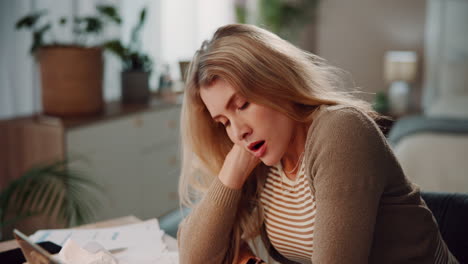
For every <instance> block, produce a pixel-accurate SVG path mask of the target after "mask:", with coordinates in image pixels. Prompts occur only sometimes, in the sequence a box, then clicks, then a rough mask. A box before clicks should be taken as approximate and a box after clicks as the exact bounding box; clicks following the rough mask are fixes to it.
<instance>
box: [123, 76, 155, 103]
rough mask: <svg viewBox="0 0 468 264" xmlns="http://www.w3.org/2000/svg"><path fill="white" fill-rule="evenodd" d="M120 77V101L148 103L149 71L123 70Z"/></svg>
mask: <svg viewBox="0 0 468 264" xmlns="http://www.w3.org/2000/svg"><path fill="white" fill-rule="evenodd" d="M121 79H122V103H139V104H143V103H148V102H149V99H150V90H149V83H148V80H149V72H143V71H124V72H122V74H121Z"/></svg>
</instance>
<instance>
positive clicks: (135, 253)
mask: <svg viewBox="0 0 468 264" xmlns="http://www.w3.org/2000/svg"><path fill="white" fill-rule="evenodd" d="M163 235H164V232H163V231H162V230H161V229H160V228H159V223H158V220H157V219H150V220H147V221H144V222H141V223H136V224H130V225H124V226H118V227H110V228H96V229H49V230H39V231H37V232H36V233H34V234H33V235H31V236H30V239H31V240H32V241H33V242H36V243H39V242H43V241H52V242H54V243H55V244H57V245H60V246H63V245H64V244H65V242H66V241H67V240H68V239H71V240H73V241H74V242H76V243H77V244H78V245H79V246H81V247H84V246H85V245H86V244H87V243H89V242H91V241H94V242H97V243H99V244H100V245H101V246H102V247H104V248H105V249H106V250H108V251H110V252H113V251H118V252H116V253H114V256H115V257H116V258H117V259H118V261H119V264H133V263H141V264H145V263H162V264H166V263H167V264H171V263H178V262H179V261H178V254H177V252H169V251H168V250H167V246H166V244H165V243H164V242H163V239H162V237H163Z"/></svg>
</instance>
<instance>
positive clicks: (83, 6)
mask: <svg viewBox="0 0 468 264" xmlns="http://www.w3.org/2000/svg"><path fill="white" fill-rule="evenodd" d="M0 19H1V23H0V34H1V35H2V37H1V45H0V190H1V191H0V219H1V225H0V226H1V228H2V231H3V232H2V238H3V239H7V238H9V237H10V234H11V228H13V227H18V228H21V229H22V230H24V231H25V232H26V233H31V232H33V231H34V230H36V229H38V228H55V227H65V226H73V225H79V224H84V223H88V222H93V221H97V220H104V219H110V218H115V217H120V216H126V215H135V216H136V217H138V218H141V219H147V218H151V217H161V216H164V215H167V214H168V213H170V212H172V211H173V210H174V209H176V208H177V207H178V198H177V182H178V174H179V170H180V164H179V163H180V154H179V152H180V145H179V138H178V133H179V113H180V107H181V96H182V94H183V90H184V83H183V73H184V72H185V69H186V66H187V64H188V63H189V61H190V59H191V57H192V55H193V54H194V52H195V51H196V50H197V49H198V48H199V47H200V45H201V43H202V41H203V40H206V39H209V38H210V37H211V36H212V34H213V33H214V31H215V30H216V29H217V28H218V27H219V26H222V25H225V24H229V23H250V24H255V25H258V26H261V27H264V28H267V29H269V30H271V31H273V32H275V33H277V34H278V35H280V36H281V37H283V38H285V39H287V40H289V41H290V42H292V43H294V44H295V45H297V46H299V47H300V48H302V49H304V50H307V51H309V52H312V53H314V54H317V55H319V56H321V57H323V58H325V59H326V60H327V61H328V62H329V63H330V64H332V65H334V66H337V67H339V68H341V69H343V70H345V71H346V72H347V73H348V74H347V78H346V85H345V87H347V88H348V89H349V90H350V91H351V90H353V89H354V88H356V87H357V88H359V90H360V91H362V92H361V93H359V94H358V96H359V97H360V98H363V99H365V100H367V101H369V102H371V103H372V104H373V106H374V108H375V109H376V110H377V111H379V112H380V113H382V114H384V115H386V116H388V117H390V118H389V119H388V120H384V122H382V124H381V126H382V131H383V132H384V134H385V135H386V136H387V137H388V140H389V144H390V145H391V147H392V148H393V149H394V151H395V154H396V156H397V158H398V159H399V161H400V163H401V164H402V167H403V169H404V171H405V173H406V174H407V176H408V177H409V178H410V179H411V180H413V181H414V182H415V183H416V184H418V185H419V186H421V188H422V189H423V190H427V191H444V192H467V191H468V162H466V161H467V160H466V157H468V77H467V76H468V1H467V0H413V1H405V0H394V1H372V0H354V1H344V0H225V1H217V0H131V1H130V0H108V1H104V0H81V1H78V0H62V1H57V0H55V1H54V0H17V1H13V0H2V1H0ZM363 162H365V161H363Z"/></svg>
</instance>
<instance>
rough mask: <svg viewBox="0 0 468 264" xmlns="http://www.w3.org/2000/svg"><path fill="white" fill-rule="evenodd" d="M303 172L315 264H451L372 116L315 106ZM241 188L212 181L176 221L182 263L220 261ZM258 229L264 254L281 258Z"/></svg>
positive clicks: (431, 221)
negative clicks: (312, 211)
mask: <svg viewBox="0 0 468 264" xmlns="http://www.w3.org/2000/svg"><path fill="white" fill-rule="evenodd" d="M305 160H306V175H309V177H310V178H309V180H310V186H311V190H312V192H313V194H314V196H315V199H316V206H317V214H316V219H315V228H314V253H313V254H312V262H313V263H314V264H317V263H326V264H330V263H340V264H343V263H457V262H456V260H455V259H454V258H453V256H452V255H451V254H450V252H449V251H448V249H447V247H446V245H445V243H444V242H443V240H442V237H441V236H440V232H439V230H438V227H437V224H436V221H435V219H434V217H433V215H432V213H431V211H430V210H429V209H428V208H427V206H426V204H425V203H424V201H423V200H422V199H421V196H420V192H419V189H418V188H417V187H416V186H415V185H413V184H412V183H410V182H409V181H408V179H407V178H406V177H405V175H404V174H403V171H402V169H401V167H400V165H399V164H398V161H397V160H396V158H395V156H394V155H393V153H392V151H391V149H390V147H389V146H388V144H387V141H386V139H385V137H384V136H383V135H382V133H381V132H380V130H379V129H378V127H377V126H376V124H375V122H374V121H373V120H371V119H370V117H368V116H367V115H366V114H364V113H362V112H360V111H358V110H356V109H354V108H351V107H345V106H321V107H320V108H319V109H318V110H317V111H316V113H315V116H314V120H313V122H312V125H311V126H310V128H309V131H308V135H307V140H306V145H305ZM241 193H242V190H233V189H230V188H228V187H226V186H224V185H223V184H222V183H221V182H220V181H219V179H217V178H216V179H214V180H213V183H212V184H211V186H210V188H209V189H208V191H207V193H206V194H205V196H204V197H203V199H202V200H201V201H200V203H199V204H198V205H197V206H196V208H194V210H193V211H192V213H191V214H190V216H189V217H187V218H186V219H185V220H184V222H183V223H182V224H181V227H180V229H179V233H178V241H179V252H180V262H181V263H190V264H196V263H222V262H223V260H224V257H225V255H226V253H227V247H228V244H229V239H230V234H231V230H232V227H233V224H234V219H235V215H236V210H237V206H238V204H239V201H240V199H241ZM265 234H266V233H265V231H264V230H262V238H263V241H264V244H265V247H266V248H267V249H268V250H269V253H270V255H271V256H272V257H273V258H274V259H276V260H278V261H279V262H281V263H294V262H292V261H289V260H287V259H286V258H284V257H283V256H281V255H280V254H279V253H278V252H277V251H276V250H275V249H274V248H273V247H272V246H271V244H270V242H269V240H268V237H266V235H265Z"/></svg>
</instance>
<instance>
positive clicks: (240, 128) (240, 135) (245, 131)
mask: <svg viewBox="0 0 468 264" xmlns="http://www.w3.org/2000/svg"><path fill="white" fill-rule="evenodd" d="M251 133H252V129H251V128H250V126H248V125H247V124H246V123H244V122H235V125H234V134H235V137H236V139H237V140H239V141H242V140H244V139H246V138H247V137H248V136H249V135H250V134H251Z"/></svg>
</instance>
